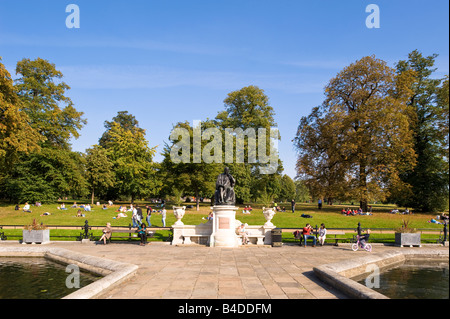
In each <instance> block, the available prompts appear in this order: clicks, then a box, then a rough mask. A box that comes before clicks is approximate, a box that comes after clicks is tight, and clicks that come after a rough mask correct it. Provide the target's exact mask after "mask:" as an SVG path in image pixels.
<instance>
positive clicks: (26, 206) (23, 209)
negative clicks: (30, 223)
mask: <svg viewBox="0 0 450 319" xmlns="http://www.w3.org/2000/svg"><path fill="white" fill-rule="evenodd" d="M20 209H21V208H20V206H19V204H17V205H16V207H14V210H20ZM22 211H23V212H24V213H32V211H31V206H30V204H28V202H26V203H25V205H23V207H22Z"/></svg>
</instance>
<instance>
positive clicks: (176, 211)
mask: <svg viewBox="0 0 450 319" xmlns="http://www.w3.org/2000/svg"><path fill="white" fill-rule="evenodd" d="M185 213H186V206H181V207H180V206H173V215H174V216H175V218H176V219H177V221H176V222H175V224H174V225H177V226H181V225H184V223H183V222H182V221H181V219H182V218H183V217H184V214H185Z"/></svg>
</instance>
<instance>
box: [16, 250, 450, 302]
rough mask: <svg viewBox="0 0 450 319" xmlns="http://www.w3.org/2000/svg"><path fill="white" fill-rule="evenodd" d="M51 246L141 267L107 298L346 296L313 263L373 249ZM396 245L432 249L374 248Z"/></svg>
mask: <svg viewBox="0 0 450 319" xmlns="http://www.w3.org/2000/svg"><path fill="white" fill-rule="evenodd" d="M7 245H17V246H24V245H20V244H18V243H8V244H7ZM33 246H34V245H33ZM46 246H51V247H60V248H65V249H68V250H72V251H76V252H80V253H84V254H87V255H92V256H96V257H102V258H107V259H111V260H116V261H120V262H126V263H132V264H135V265H137V266H139V269H138V271H137V275H136V276H134V277H132V278H131V279H129V280H127V281H126V282H123V283H121V284H120V285H119V286H118V287H115V288H113V289H111V290H109V291H107V292H106V293H105V294H103V295H101V296H100V297H99V298H102V299H107V298H112V299H122V298H127V299H135V298H136V299H138V298H146V299H172V298H174V299H341V298H342V299H345V298H346V296H345V295H343V294H342V293H340V292H339V291H336V290H334V289H333V288H331V287H330V286H328V285H326V284H324V283H322V282H321V281H319V280H318V279H317V278H316V277H315V275H314V273H313V267H315V266H319V265H323V264H328V263H332V262H337V261H341V260H347V259H350V258H355V257H362V256H367V254H370V253H368V252H365V251H357V252H354V251H352V250H351V248H350V246H349V245H345V244H342V245H340V246H339V247H335V246H331V245H327V246H324V247H315V248H313V247H306V248H305V247H299V246H298V245H284V246H283V247H270V246H263V247H261V246H244V247H239V248H210V247H205V246H199V245H192V246H184V247H178V246H171V245H169V244H167V243H159V242H157V243H151V244H149V245H147V246H145V247H142V246H139V244H138V243H112V244H108V245H103V244H98V245H95V244H81V243H79V242H67V243H64V242H52V243H50V244H48V245H46ZM27 247H31V246H30V245H28V246H27ZM432 247H433V249H442V250H447V251H448V249H449V248H448V247H442V246H437V245H433V246H432ZM394 249H395V250H397V249H405V250H406V249H420V250H424V249H427V248H426V246H424V247H422V248H397V247H392V246H384V245H377V244H375V245H374V250H373V252H372V253H377V252H384V251H388V250H394Z"/></svg>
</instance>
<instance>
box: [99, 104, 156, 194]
mask: <svg viewBox="0 0 450 319" xmlns="http://www.w3.org/2000/svg"><path fill="white" fill-rule="evenodd" d="M123 115H129V114H127V112H119V114H118V115H117V116H116V117H115V118H114V119H113V121H112V122H106V123H107V124H106V125H105V127H106V128H107V131H106V132H105V134H103V136H102V139H101V140H100V143H101V146H102V147H103V148H104V149H105V152H106V155H107V157H108V159H109V161H110V162H111V163H112V171H113V173H114V174H115V181H114V186H113V187H112V188H110V191H109V192H108V196H109V197H110V198H111V199H116V198H119V197H124V198H128V199H131V201H132V202H133V201H134V200H135V199H140V198H145V197H149V196H151V195H153V194H154V193H155V192H156V191H157V189H158V188H159V181H158V180H157V178H156V167H155V163H154V162H153V156H154V155H155V152H156V148H155V147H153V148H152V147H149V145H148V144H149V143H148V141H147V139H146V137H145V130H143V129H141V128H139V122H138V121H137V120H136V119H135V118H134V116H133V115H131V117H129V118H130V119H132V122H133V123H134V124H133V125H124V123H125V122H122V121H121V119H122V118H123ZM127 117H128V116H127ZM126 123H128V121H126Z"/></svg>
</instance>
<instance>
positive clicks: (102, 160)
mask: <svg viewBox="0 0 450 319" xmlns="http://www.w3.org/2000/svg"><path fill="white" fill-rule="evenodd" d="M114 177H115V176H114V171H113V164H112V163H111V162H110V160H109V158H108V155H107V153H106V150H105V149H104V148H102V147H101V146H99V145H94V146H92V147H91V148H89V149H87V150H86V179H87V182H88V183H89V185H90V188H91V190H92V193H91V203H92V205H94V196H95V194H96V192H98V191H99V190H102V189H107V188H109V187H113V186H114Z"/></svg>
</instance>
